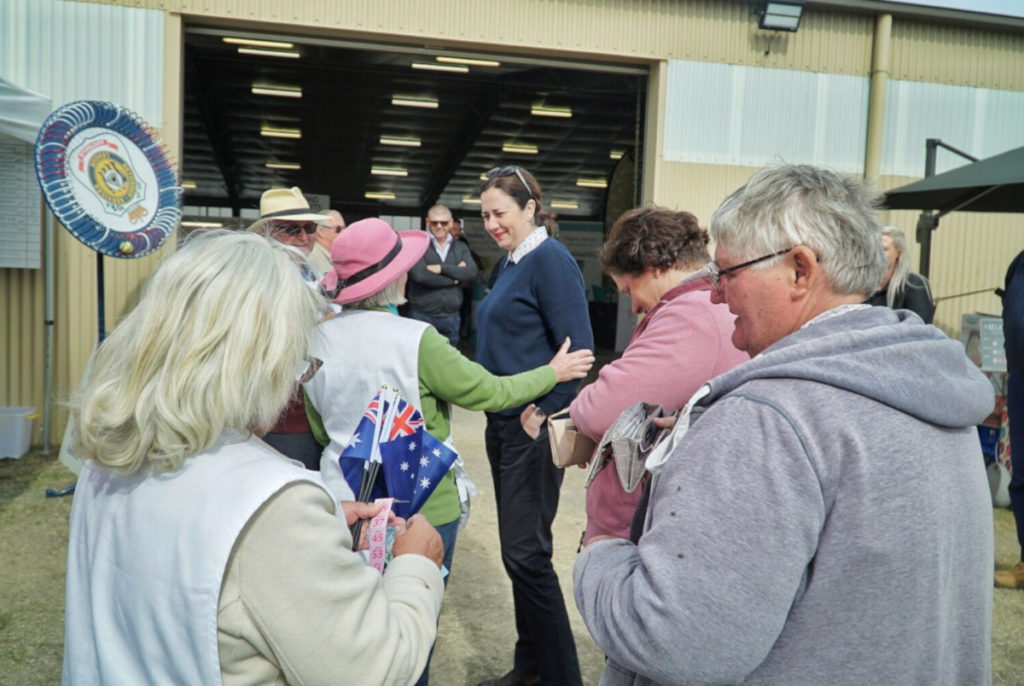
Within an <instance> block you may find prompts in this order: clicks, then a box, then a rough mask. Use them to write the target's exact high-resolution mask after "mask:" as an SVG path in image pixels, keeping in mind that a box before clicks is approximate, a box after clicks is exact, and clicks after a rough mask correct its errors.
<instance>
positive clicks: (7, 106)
mask: <svg viewBox="0 0 1024 686" xmlns="http://www.w3.org/2000/svg"><path fill="white" fill-rule="evenodd" d="M50 111H51V103H50V99H49V98H48V97H46V96H45V95H40V94H39V93H34V92H32V91H30V90H26V89H24V88H21V87H19V86H16V85H15V84H13V83H11V82H10V81H8V80H7V79H4V78H0V133H5V134H7V135H8V136H12V137H14V138H17V139H18V140H21V141H25V142H26V143H35V142H36V136H37V135H38V134H39V127H41V126H42V125H43V122H44V121H46V118H47V117H48V116H50Z"/></svg>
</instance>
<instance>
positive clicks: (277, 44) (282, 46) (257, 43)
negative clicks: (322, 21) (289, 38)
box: [221, 36, 295, 50]
mask: <svg viewBox="0 0 1024 686" xmlns="http://www.w3.org/2000/svg"><path fill="white" fill-rule="evenodd" d="M221 40H222V41H224V42H225V43H231V44H232V45H251V46H252V47H254V48H277V49H279V50H291V49H292V48H294V47H295V43H285V42H284V41H279V40H256V39H255V38H235V37H233V36H224V37H223V38H221Z"/></svg>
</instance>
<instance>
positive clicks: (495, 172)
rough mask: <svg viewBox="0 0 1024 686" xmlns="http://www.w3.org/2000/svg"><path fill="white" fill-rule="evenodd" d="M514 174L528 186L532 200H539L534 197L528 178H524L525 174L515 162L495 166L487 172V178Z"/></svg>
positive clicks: (527, 190) (527, 189)
mask: <svg viewBox="0 0 1024 686" xmlns="http://www.w3.org/2000/svg"><path fill="white" fill-rule="evenodd" d="M513 174H515V175H516V177H518V178H519V181H520V182H521V183H522V184H523V186H524V187H525V188H526V192H527V193H529V194H530V200H533V201H534V202H537V198H535V197H533V191H531V190H530V184H528V183H526V179H525V178H523V174H522V172H520V171H519V167H518V166H516V165H514V164H511V165H509V166H507V167H495V168H494V169H492V170H491V171H489V172H487V178H488V179H493V178H499V177H502V176H512V175H513Z"/></svg>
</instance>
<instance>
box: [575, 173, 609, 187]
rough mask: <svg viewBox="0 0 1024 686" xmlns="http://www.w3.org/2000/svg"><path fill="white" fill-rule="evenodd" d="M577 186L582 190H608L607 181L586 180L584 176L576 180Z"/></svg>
mask: <svg viewBox="0 0 1024 686" xmlns="http://www.w3.org/2000/svg"><path fill="white" fill-rule="evenodd" d="M576 185H577V186H579V187H580V188H608V180H607V179H586V178H583V177H582V176H581V177H580V178H578V179H576Z"/></svg>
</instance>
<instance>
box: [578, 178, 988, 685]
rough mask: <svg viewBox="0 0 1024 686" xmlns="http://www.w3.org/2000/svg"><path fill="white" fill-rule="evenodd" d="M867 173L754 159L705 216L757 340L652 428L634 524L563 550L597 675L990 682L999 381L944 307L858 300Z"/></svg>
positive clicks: (867, 244) (731, 289)
mask: <svg viewBox="0 0 1024 686" xmlns="http://www.w3.org/2000/svg"><path fill="white" fill-rule="evenodd" d="M876 207H877V195H876V194H875V193H874V192H872V191H870V190H869V189H868V188H867V187H866V186H865V184H864V183H863V182H861V181H859V180H854V179H849V178H842V177H840V176H838V175H836V174H834V173H832V172H830V171H828V170H825V169H821V168H818V167H812V166H807V165H779V166H773V167H769V168H767V169H763V170H761V171H759V172H757V173H756V174H754V176H753V177H751V179H750V180H749V181H748V182H747V184H746V185H745V186H743V187H742V188H740V189H739V190H737V191H735V192H734V193H732V194H731V195H730V196H729V197H727V198H726V199H725V201H724V202H723V203H722V205H721V206H720V207H719V208H718V210H717V211H716V212H715V214H714V216H713V217H712V219H711V236H712V239H713V240H714V242H715V244H716V246H717V247H716V250H715V267H716V271H717V273H716V274H715V276H714V277H713V279H712V280H713V283H714V288H713V290H712V295H711V300H712V302H715V303H726V304H727V305H728V306H729V310H730V311H731V312H732V313H733V314H734V315H736V322H735V329H734V331H733V333H732V342H733V344H734V345H735V346H736V347H737V348H739V349H740V350H746V351H747V352H748V353H749V354H750V355H751V359H750V360H749V361H748V362H745V363H743V364H741V365H739V366H737V367H735V368H733V369H732V370H730V371H728V372H726V373H724V374H722V375H720V376H718V377H715V378H713V379H711V380H710V381H709V382H707V383H706V384H705V385H704V386H703V387H702V388H701V389H700V390H699V391H698V392H697V393H696V394H694V396H693V397H692V398H691V400H690V402H689V403H688V404H687V406H686V407H685V408H684V409H683V411H682V412H681V413H680V417H679V419H678V420H677V421H676V424H675V428H674V429H673V431H672V433H671V435H670V436H669V438H668V439H667V440H665V441H664V442H663V443H662V444H661V445H659V446H658V447H657V448H655V450H654V451H652V453H651V455H650V456H649V457H648V458H647V462H646V467H647V468H648V470H649V471H650V472H651V474H652V476H651V478H650V479H649V480H648V483H647V485H646V492H645V498H644V499H643V500H642V501H641V506H640V510H639V512H638V515H637V516H638V520H637V522H638V523H641V524H642V526H640V527H638V528H639V530H640V531H642V533H641V534H640V536H639V539H638V541H635V542H634V541H629V540H623V539H619V538H612V537H603V538H600V539H594V540H593V541H592V542H591V543H590V544H589V545H588V546H587V547H586V548H585V549H584V551H583V553H582V555H581V556H580V558H579V560H578V561H577V562H576V567H575V570H574V580H575V594H576V603H577V606H578V607H579V609H580V613H581V614H582V616H583V619H584V621H585V622H586V625H587V628H588V629H589V630H590V632H591V634H592V635H593V636H594V639H595V641H596V642H597V644H598V645H599V646H600V647H601V648H602V649H603V650H604V652H605V654H606V655H607V656H608V662H607V666H606V668H605V674H604V678H603V680H602V682H601V683H602V684H606V685H608V684H652V683H665V684H667V683H743V684H779V685H781V684H786V685H787V686H790V685H800V684H822V683H829V684H849V685H851V686H852V685H854V684H857V685H859V684H869V683H871V684H890V685H892V684H939V685H942V684H946V685H949V686H953V685H955V684H989V683H991V681H992V673H991V663H990V642H991V641H990V634H991V621H992V590H991V583H992V582H991V578H992V568H993V542H992V513H991V508H992V504H991V497H990V494H989V489H988V483H987V479H986V476H985V469H984V462H983V460H982V456H981V449H980V445H979V442H978V436H977V431H976V430H975V426H976V425H977V424H978V423H980V422H981V421H982V419H984V418H985V417H986V416H987V415H988V413H989V412H990V411H991V409H992V406H993V391H992V386H991V384H990V383H989V382H988V380H987V379H986V378H985V376H984V375H983V374H982V373H981V372H980V371H979V370H978V369H977V367H975V365H974V364H972V363H971V362H970V361H969V360H968V359H967V357H966V355H965V354H964V350H963V346H962V345H961V344H960V343H959V342H957V341H955V340H952V339H950V338H949V337H948V336H946V335H945V334H944V333H943V332H942V331H941V330H940V329H938V328H935V327H933V326H930V325H927V324H924V323H922V322H921V320H920V319H919V318H918V317H917V316H913V315H911V314H910V313H908V312H906V311H902V310H890V309H888V308H884V307H871V306H869V305H865V304H863V301H864V299H865V298H866V297H867V296H868V295H870V294H871V293H872V292H874V290H875V288H876V287H877V286H878V284H879V283H880V282H881V280H882V277H883V276H884V274H885V271H886V266H887V265H886V259H885V255H884V253H883V251H882V243H881V228H882V227H881V224H880V222H879V218H878V215H877V212H876V209H875V208H876Z"/></svg>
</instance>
